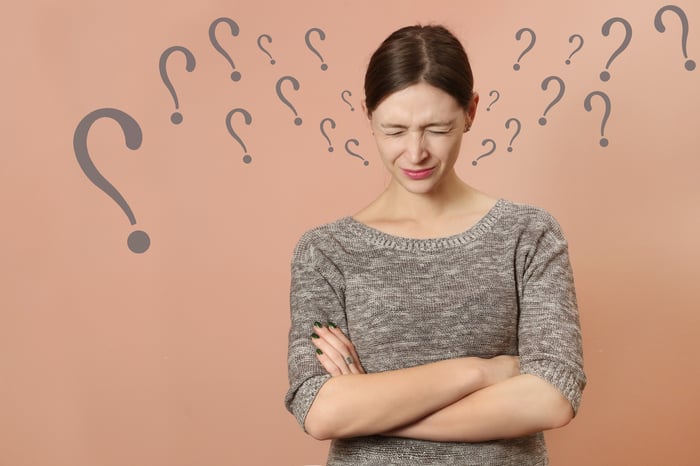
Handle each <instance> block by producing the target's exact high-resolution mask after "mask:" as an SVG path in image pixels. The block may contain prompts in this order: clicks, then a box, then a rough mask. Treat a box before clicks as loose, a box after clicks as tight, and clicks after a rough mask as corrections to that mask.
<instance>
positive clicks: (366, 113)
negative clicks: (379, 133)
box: [362, 99, 372, 121]
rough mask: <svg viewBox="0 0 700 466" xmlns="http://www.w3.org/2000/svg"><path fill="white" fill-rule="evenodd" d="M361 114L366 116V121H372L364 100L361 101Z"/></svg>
mask: <svg viewBox="0 0 700 466" xmlns="http://www.w3.org/2000/svg"><path fill="white" fill-rule="evenodd" d="M362 112H363V113H364V114H365V115H366V116H367V119H368V120H370V121H372V115H370V113H369V111H367V102H366V100H365V99H362Z"/></svg>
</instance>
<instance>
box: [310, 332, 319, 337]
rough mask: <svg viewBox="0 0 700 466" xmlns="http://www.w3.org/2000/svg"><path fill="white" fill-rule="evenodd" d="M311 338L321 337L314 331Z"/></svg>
mask: <svg viewBox="0 0 700 466" xmlns="http://www.w3.org/2000/svg"><path fill="white" fill-rule="evenodd" d="M311 338H321V337H319V336H318V335H316V333H315V332H314V333H312V334H311Z"/></svg>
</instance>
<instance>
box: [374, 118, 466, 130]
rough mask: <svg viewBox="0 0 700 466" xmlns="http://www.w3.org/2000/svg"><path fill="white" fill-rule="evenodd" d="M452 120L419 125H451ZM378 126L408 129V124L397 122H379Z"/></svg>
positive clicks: (425, 126)
mask: <svg viewBox="0 0 700 466" xmlns="http://www.w3.org/2000/svg"><path fill="white" fill-rule="evenodd" d="M454 122H455V120H449V121H433V122H431V123H428V124H427V125H423V126H421V128H429V127H431V126H451V125H453V124H454ZM379 127H380V128H384V129H396V128H400V129H408V126H406V125H402V124H399V123H386V124H385V123H379Z"/></svg>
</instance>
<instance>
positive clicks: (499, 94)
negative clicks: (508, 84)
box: [486, 89, 501, 112]
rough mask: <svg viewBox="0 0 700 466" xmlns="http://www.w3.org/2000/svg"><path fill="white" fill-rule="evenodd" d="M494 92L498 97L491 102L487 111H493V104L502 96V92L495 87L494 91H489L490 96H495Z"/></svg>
mask: <svg viewBox="0 0 700 466" xmlns="http://www.w3.org/2000/svg"><path fill="white" fill-rule="evenodd" d="M494 94H496V98H495V99H493V100H492V101H491V103H490V104H489V106H488V107H486V111H487V112H490V111H491V106H492V105H493V104H495V103H496V102H498V99H500V98H501V93H500V92H498V91H497V90H495V89H494V90H493V91H491V92H489V97H493V95H494Z"/></svg>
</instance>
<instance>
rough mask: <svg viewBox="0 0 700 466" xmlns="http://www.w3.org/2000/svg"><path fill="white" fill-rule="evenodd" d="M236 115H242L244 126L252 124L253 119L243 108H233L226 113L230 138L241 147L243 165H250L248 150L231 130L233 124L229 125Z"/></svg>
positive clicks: (250, 158) (250, 159) (251, 159)
mask: <svg viewBox="0 0 700 466" xmlns="http://www.w3.org/2000/svg"><path fill="white" fill-rule="evenodd" d="M236 113H240V114H241V115H243V118H244V121H245V124H246V125H250V124H251V123H252V122H253V117H252V116H251V115H250V113H248V110H246V109H244V108H234V109H233V110H231V111H230V112H228V115H226V128H227V129H228V132H229V134H230V135H231V136H233V139H235V140H236V141H238V144H240V145H241V147H242V148H243V152H244V154H245V155H244V156H243V163H250V162H252V161H253V157H251V156H250V154H248V149H247V148H246V146H245V143H244V142H243V139H241V137H240V136H239V135H238V134H237V133H236V131H234V129H233V124H232V123H231V119H232V118H233V115H235V114H236Z"/></svg>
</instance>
